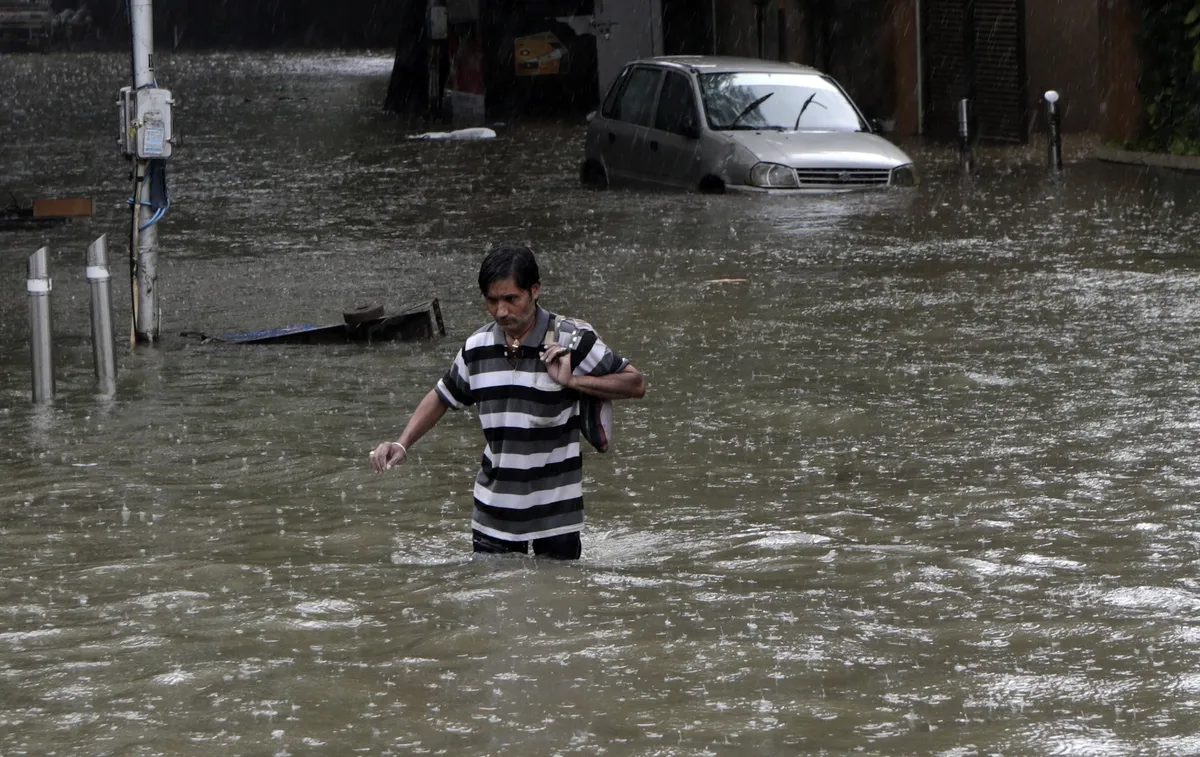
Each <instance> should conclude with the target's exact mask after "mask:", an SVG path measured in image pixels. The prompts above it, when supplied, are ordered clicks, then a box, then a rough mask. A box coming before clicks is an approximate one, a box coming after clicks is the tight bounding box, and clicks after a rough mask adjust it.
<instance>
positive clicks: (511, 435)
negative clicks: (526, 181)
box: [371, 246, 646, 560]
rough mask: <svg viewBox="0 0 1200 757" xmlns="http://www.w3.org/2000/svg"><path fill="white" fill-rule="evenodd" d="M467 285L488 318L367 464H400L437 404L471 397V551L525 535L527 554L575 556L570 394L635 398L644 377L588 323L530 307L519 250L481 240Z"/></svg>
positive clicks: (537, 284)
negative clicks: (486, 248)
mask: <svg viewBox="0 0 1200 757" xmlns="http://www.w3.org/2000/svg"><path fill="white" fill-rule="evenodd" d="M479 290H480V291H481V292H483V297H484V300H486V302H487V308H488V312H489V313H491V316H492V318H493V319H495V323H492V324H489V325H487V326H484V327H483V328H481V329H479V330H478V331H476V332H475V333H474V334H472V335H471V336H470V337H468V338H467V341H466V344H464V345H463V347H462V349H461V350H459V352H458V355H457V356H456V357H455V358H454V364H453V365H451V366H450V370H448V371H447V372H446V375H445V376H443V377H442V380H441V381H439V382H438V384H437V387H435V388H434V389H433V390H432V391H430V392H429V394H426V395H425V398H424V399H422V400H421V402H420V404H418V405H417V409H416V410H415V411H413V414H412V417H411V418H409V420H408V424H407V425H406V426H405V427H404V431H403V432H402V433H401V434H400V439H399V440H398V441H394V442H384V443H383V444H380V445H379V446H378V447H376V448H375V451H374V452H372V453H371V467H372V468H374V469H375V471H376V472H383V471H385V470H387V469H389V468H391V467H392V466H394V465H397V464H399V463H402V462H404V460H405V458H407V457H408V449H409V447H411V446H412V445H414V444H416V442H417V440H418V439H420V438H421V437H422V436H424V435H425V433H426V432H427V431H429V429H431V428H433V426H434V425H435V424H436V423H437V422H438V421H439V420H441V418H442V416H443V415H445V414H446V408H448V407H450V408H454V409H456V410H457V409H459V408H462V407H465V406H467V405H475V404H478V405H479V423H480V425H482V426H483V435H484V437H485V438H486V439H487V446H486V447H484V450H483V462H482V464H481V466H480V469H479V475H478V476H477V477H476V478H475V508H474V511H473V512H472V515H471V529H472V534H473V543H474V551H476V552H525V553H527V552H528V550H529V542H531V541H532V542H533V553H534V554H535V555H541V556H545V557H554V558H558V559H563V560H576V559H578V558H579V553H580V542H579V532H580V531H581V530H582V529H583V460H582V458H581V457H580V444H579V441H580V427H581V422H580V405H581V404H582V403H580V402H579V400H580V398H581V396H583V397H584V398H585V399H587V398H588V397H589V396H590V397H592V398H597V399H600V400H619V399H640V398H641V397H644V396H645V395H646V383H645V380H644V379H643V378H642V374H641V372H640V371H638V369H637V368H634V367H633V365H632V364H631V363H630V362H629V361H628V360H625V359H624V358H622V357H620V356H619V355H617V354H616V353H615V352H613V351H612V350H610V349H609V348H608V346H607V345H605V344H604V342H602V341H601V340H600V337H599V336H597V335H596V333H595V332H594V331H593V330H592V327H591V326H589V325H588V324H586V323H584V322H583V321H577V320H574V319H570V318H561V317H559V316H556V315H554V314H552V313H548V312H547V311H545V310H543V309H542V307H541V306H539V305H538V296H539V295H540V294H541V293H542V284H541V279H540V277H539V275H538V267H537V261H536V260H534V257H533V252H532V251H531V250H530V249H529V248H528V247H516V246H513V247H509V246H499V247H494V248H492V250H491V251H490V252H488V254H487V257H486V258H484V260H483V265H482V266H481V267H480V269H479ZM589 404H594V403H589ZM586 411H587V408H585V412H586Z"/></svg>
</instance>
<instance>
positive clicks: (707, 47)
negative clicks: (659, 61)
mask: <svg viewBox="0 0 1200 757" xmlns="http://www.w3.org/2000/svg"><path fill="white" fill-rule="evenodd" d="M712 12H713V11H712V3H711V2H710V0H703V2H702V1H701V0H662V20H663V52H664V53H666V54H667V55H710V54H711V53H712V51H713V24H712V21H713V19H712Z"/></svg>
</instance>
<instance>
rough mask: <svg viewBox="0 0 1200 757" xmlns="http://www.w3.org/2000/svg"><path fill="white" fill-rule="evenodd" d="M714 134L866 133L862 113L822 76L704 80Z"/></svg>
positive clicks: (702, 89) (736, 76)
mask: <svg viewBox="0 0 1200 757" xmlns="http://www.w3.org/2000/svg"><path fill="white" fill-rule="evenodd" d="M699 78H700V92H701V94H702V95H703V97H704V113H705V115H706V116H707V117H708V125H709V128H711V129H715V130H717V131H728V130H730V129H773V130H778V131H795V130H801V131H864V130H865V129H866V125H865V124H864V123H863V122H862V119H861V118H860V117H859V115H858V111H857V110H856V109H855V108H854V106H853V105H852V104H851V103H850V101H849V100H847V99H846V96H845V95H844V94H842V91H841V89H839V88H838V86H837V85H836V84H834V83H833V81H832V80H830V79H829V78H827V77H825V76H821V75H819V74H792V73H780V74H770V73H720V74H701V75H700V77H699Z"/></svg>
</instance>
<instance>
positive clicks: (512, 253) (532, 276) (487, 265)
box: [479, 244, 542, 295]
mask: <svg viewBox="0 0 1200 757" xmlns="http://www.w3.org/2000/svg"><path fill="white" fill-rule="evenodd" d="M509 278H511V279H512V280H513V281H514V283H516V285H517V287H518V288H520V289H533V285H534V284H540V283H541V281H542V277H541V275H540V274H539V273H538V266H537V261H536V260H534V258H533V250H531V249H529V248H528V247H526V246H525V245H521V244H499V245H496V246H495V247H493V248H492V249H490V250H488V254H487V257H485V258H484V259H483V265H481V266H479V291H480V292H482V293H483V294H485V295H486V294H487V292H488V287H490V286H491V285H492V284H493V282H496V281H503V280H504V279H509Z"/></svg>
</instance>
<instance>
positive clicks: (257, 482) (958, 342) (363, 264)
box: [0, 54, 1200, 757]
mask: <svg viewBox="0 0 1200 757" xmlns="http://www.w3.org/2000/svg"><path fill="white" fill-rule="evenodd" d="M127 66H128V59H127V57H124V56H120V55H112V56H107V55H84V54H79V55H49V56H26V55H9V56H4V57H3V58H0V81H4V82H5V83H6V84H5V86H4V88H3V90H4V91H3V92H0V113H3V120H2V121H0V165H2V166H3V173H4V176H5V188H6V189H9V190H11V191H15V192H17V193H18V194H23V195H24V196H25V197H26V198H30V197H33V196H60V195H86V196H91V197H93V198H94V199H95V201H96V208H97V211H96V216H95V218H93V219H92V220H90V221H87V222H83V223H77V224H74V225H71V226H67V227H63V228H57V229H50V230H44V231H35V232H3V233H0V240H2V245H0V255H2V256H3V258H2V259H0V262H2V264H3V265H2V266H0V270H3V276H2V277H0V367H2V368H3V370H2V371H0V396H2V397H3V402H2V403H0V482H2V483H0V691H2V692H3V695H2V696H0V753H2V754H4V755H5V756H6V757H7V756H8V755H22V754H29V755H73V756H78V755H158V754H162V755H206V756H209V755H225V754H228V755H235V754H279V755H282V754H293V755H297V754H338V755H347V754H380V755H388V754H394V755H404V754H448V755H460V754H480V755H482V754H487V755H541V754H544V755H551V754H560V755H567V754H581V755H582V754H586V755H592V754H608V755H678V756H683V755H748V754H754V755H775V754H780V755H782V754H796V753H821V754H841V753H849V752H854V753H861V754H876V755H900V754H943V755H968V754H976V753H1004V754H1103V755H1126V754H1134V753H1138V754H1146V753H1159V754H1185V753H1191V754H1196V753H1200V741H1198V740H1197V737H1196V728H1195V724H1196V722H1197V718H1198V715H1200V712H1198V710H1200V704H1197V703H1198V702H1200V675H1198V674H1197V672H1196V671H1197V670H1198V669H1200V626H1198V625H1197V621H1196V618H1197V615H1198V611H1200V579H1198V578H1197V574H1196V561H1197V545H1198V540H1200V519H1198V517H1197V507H1198V505H1197V499H1196V494H1195V493H1196V491H1197V486H1198V484H1200V452H1198V450H1200V380H1198V379H1197V375H1198V369H1197V365H1198V364H1200V363H1198V359H1200V332H1198V329H1197V323H1198V322H1200V308H1198V307H1197V305H1196V303H1197V302H1200V264H1198V259H1197V257H1196V254H1195V239H1197V234H1198V232H1200V229H1198V228H1197V227H1198V224H1197V219H1198V217H1200V215H1198V213H1200V199H1197V198H1200V192H1197V191H1196V178H1195V177H1188V176H1182V175H1173V174H1168V173H1162V174H1150V173H1145V172H1142V171H1139V170H1136V169H1131V168H1125V167H1118V166H1111V165H1103V164H1100V163H1096V162H1093V161H1090V160H1087V159H1086V157H1085V156H1083V155H1082V154H1080V153H1079V152H1078V151H1076V152H1074V153H1071V152H1069V153H1068V156H1067V157H1068V161H1069V164H1068V170H1067V172H1066V173H1065V175H1063V176H1062V177H1053V176H1049V175H1047V174H1046V173H1045V171H1044V169H1043V165H1042V164H1043V161H1042V160H1041V158H1040V152H1039V150H1040V148H1039V149H1038V150H1035V149H1033V148H1034V147H1037V146H1036V145H1031V148H1030V150H1028V151H1026V152H1024V153H1022V152H1020V151H1016V152H1013V153H1011V154H1008V153H987V154H982V155H981V156H980V158H979V163H980V171H979V174H978V176H977V177H976V179H975V180H974V181H973V182H964V181H963V180H962V179H960V178H959V177H958V176H957V175H956V173H955V171H954V156H953V155H947V154H944V153H942V152H938V151H937V150H933V149H917V151H916V153H917V155H918V157H919V159H920V162H921V163H922V165H923V166H924V168H925V174H926V181H925V182H924V184H923V185H922V186H921V187H920V188H918V189H916V190H907V191H896V192H891V193H875V194H860V195H850V196H838V197H812V198H801V199H796V198H772V197H768V198H761V197H758V198H746V197H739V196H732V195H730V196H701V195H686V194H658V193H649V192H638V191H628V192H599V193H596V192H588V191H584V190H582V189H580V188H579V187H578V186H577V182H576V177H575V161H576V159H577V158H578V156H579V152H580V150H581V144H582V126H581V125H579V124H576V123H570V124H544V123H543V124H535V123H528V122H527V123H516V124H513V125H512V126H510V127H506V128H501V129H500V138H498V139H497V140H495V141H492V142H487V143H470V144H466V143H457V144H455V143H438V144H432V143H421V142H415V141H412V140H409V139H407V138H406V137H407V136H408V135H409V134H411V133H412V132H411V129H409V128H408V127H406V126H404V125H403V124H401V123H400V122H398V121H397V120H395V119H393V118H391V117H387V116H384V115H382V114H380V113H379V104H380V103H381V102H382V99H383V94H384V91H385V89H386V86H387V77H388V74H389V71H390V61H389V60H388V59H387V58H386V57H385V56H372V55H349V56H337V55H297V54H288V55H282V54H281V55H246V54H238V55H179V56H166V55H164V56H162V57H160V59H159V60H158V61H157V66H158V69H157V73H158V76H159V79H160V83H161V84H162V85H163V86H166V87H169V88H171V89H172V90H173V91H174V92H175V93H176V95H177V98H178V100H179V105H178V108H177V112H176V119H177V123H178V125H179V127H180V129H181V131H182V137H183V145H182V147H181V148H180V149H179V151H178V154H177V156H176V157H175V158H174V159H173V161H172V164H171V168H170V177H169V180H170V187H171V197H172V203H173V204H172V206H171V210H170V212H169V213H168V214H167V216H166V218H165V220H164V221H163V222H162V223H161V225H160V243H161V245H162V257H161V261H160V277H161V302H162V309H163V334H164V339H163V343H162V346H161V347H159V348H155V349H146V348H139V349H136V350H133V351H130V350H129V349H128V348H127V347H126V346H125V345H124V343H122V344H121V345H120V346H119V350H118V358H119V379H118V391H117V394H116V397H115V398H113V399H108V400H106V399H103V398H99V397H97V396H95V388H94V387H95V384H94V380H93V376H92V365H91V352H90V342H89V336H88V315H87V313H88V294H87V289H86V283H85V279H84V275H83V266H84V258H83V254H84V250H85V248H86V245H87V243H88V242H90V241H91V240H92V239H93V238H95V237H96V236H98V235H99V234H101V233H108V234H109V235H110V236H109V238H110V244H111V247H112V249H113V257H114V266H113V267H114V271H116V272H119V274H120V275H117V276H115V278H114V281H115V289H114V302H115V303H116V306H115V310H116V318H115V320H116V322H117V323H118V324H121V328H122V329H124V328H125V324H126V323H127V316H128V305H127V303H128V297H129V289H128V281H127V280H126V277H125V276H124V275H123V271H124V268H123V267H122V262H121V260H122V257H123V255H124V245H125V241H124V240H125V238H126V233H127V226H128V222H127V212H128V211H127V206H126V197H127V196H128V192H129V186H128V180H127V166H126V164H125V163H124V162H123V161H122V160H121V159H120V158H119V157H118V155H117V154H116V149H115V137H116V110H115V107H114V106H113V101H114V100H115V95H116V92H117V90H118V89H119V88H120V87H121V86H122V85H123V84H124V83H125V82H126V80H127V79H128V68H127ZM1030 156H1032V157H1030ZM505 239H516V240H526V241H529V242H531V243H532V244H533V245H534V246H535V248H536V249H537V250H538V252H539V254H540V258H539V259H540V262H541V264H542V274H543V281H544V284H545V293H544V296H543V302H544V303H545V304H546V305H547V306H548V307H550V308H551V309H553V310H557V311H559V312H564V313H567V314H571V315H577V316H580V317H584V318H586V319H587V320H589V321H590V322H592V323H593V324H594V325H595V326H596V327H597V329H598V330H599V331H600V332H601V334H603V335H604V336H605V338H606V339H607V340H608V341H609V342H610V343H612V344H613V345H614V346H615V347H616V348H617V349H618V350H619V351H620V352H622V353H623V354H625V355H627V356H628V357H630V358H631V359H632V360H633V361H634V362H635V363H636V364H637V365H638V366H639V367H641V368H642V369H643V370H644V371H645V372H646V374H647V377H648V380H649V384H650V393H649V395H648V396H647V398H646V399H645V400H644V401H642V402H639V403H632V404H626V405H622V406H620V407H619V408H618V411H617V424H618V429H617V430H618V435H619V437H618V439H617V442H616V444H615V449H614V451H613V452H612V453H611V454H608V455H604V456H600V455H590V456H588V457H587V460H586V462H585V470H586V473H587V476H588V480H587V492H588V493H587V502H588V513H589V519H588V526H587V530H586V532H585V536H584V558H583V560H582V561H580V562H579V563H578V564H570V565H561V564H552V563H544V562H536V561H533V560H531V559H518V558H512V559H509V558H500V559H495V558H492V559H472V558H471V557H470V555H469V550H470V541H469V535H468V534H469V532H468V520H469V513H470V486H471V480H472V477H473V474H474V471H475V468H476V465H477V461H478V457H479V452H480V449H481V443H482V442H481V435H480V432H479V430H478V426H477V424H476V422H475V420H474V419H473V418H471V417H470V416H468V415H465V414H463V415H459V414H451V415H448V416H447V417H446V418H445V419H444V420H443V422H442V423H441V425H440V426H439V427H438V428H437V429H436V430H435V431H434V432H433V433H432V434H431V435H430V436H428V437H426V439H424V440H422V442H421V443H420V445H419V446H417V447H416V448H415V449H414V450H413V459H412V460H411V461H410V462H409V464H407V465H406V466H405V467H403V468H402V469H399V470H397V471H393V472H391V473H389V474H388V475H386V476H375V475H373V474H372V473H371V472H370V471H369V468H368V465H367V457H366V455H367V452H368V450H369V449H370V448H371V447H373V446H374V445H375V444H376V443H377V442H379V441H381V440H383V439H387V438H394V437H395V435H396V434H397V433H398V432H399V429H400V427H401V426H402V424H403V422H404V420H405V419H406V418H407V415H408V413H409V412H410V410H411V408H412V407H413V406H414V405H415V404H416V402H417V401H418V400H419V399H420V397H421V396H422V395H423V394H424V393H425V392H426V391H428V389H429V388H430V387H431V386H432V385H433V383H434V382H435V381H436V380H437V378H438V377H439V376H440V375H441V373H442V372H443V371H444V370H445V368H446V366H447V365H448V363H449V361H450V359H451V357H452V356H453V353H454V351H455V349H456V347H457V345H458V344H459V343H460V342H461V340H462V339H463V338H464V337H465V336H466V334H468V333H469V332H470V331H472V330H473V329H474V328H476V327H477V326H478V325H480V324H481V323H483V322H484V320H485V317H486V314H485V312H484V309H483V307H482V305H481V303H480V301H479V297H478V293H477V290H476V287H475V276H476V273H477V270H478V263H479V260H480V256H481V254H482V252H483V251H484V250H485V249H486V247H487V245H488V244H489V243H490V242H492V241H495V240H505ZM42 244H49V245H50V246H51V249H52V271H53V275H54V300H53V315H54V319H55V337H56V346H57V359H58V390H59V395H58V398H57V400H56V401H55V403H54V404H53V405H52V406H51V407H46V408H35V407H33V406H32V405H31V404H30V402H29V364H28V349H27V325H26V313H27V310H26V294H25V288H24V283H23V279H24V262H25V258H26V256H27V255H28V254H29V253H32V252H33V251H34V250H35V249H36V248H37V247H39V246H41V245H42ZM715 279H745V281H744V282H726V283H710V282H711V281H712V280H715ZM430 296H436V297H438V298H439V300H440V301H441V305H442V308H443V311H444V313H445V317H446V327H447V330H448V336H447V337H446V338H445V339H443V340H439V341H436V342H434V343H418V344H388V345H377V346H372V347H366V348H362V347H355V346H344V347H329V348H321V347H286V348H285V347H234V346H219V345H215V344H207V345H202V344H199V343H197V342H196V340H193V339H185V338H181V337H180V336H179V334H180V332H182V331H186V330H198V331H204V332H207V333H221V332H224V331H239V330H241V331H247V330H253V329H258V328H265V327H270V326H279V325H284V324H287V323H336V322H338V321H340V318H341V313H342V311H343V310H344V309H346V308H347V307H352V306H354V305H356V304H360V303H363V302H379V303H381V304H385V305H387V306H388V307H390V308H398V307H401V306H404V305H408V304H413V303H417V302H421V301H423V300H426V299H428V298H429V297H430ZM123 339H124V337H122V340H123Z"/></svg>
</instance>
